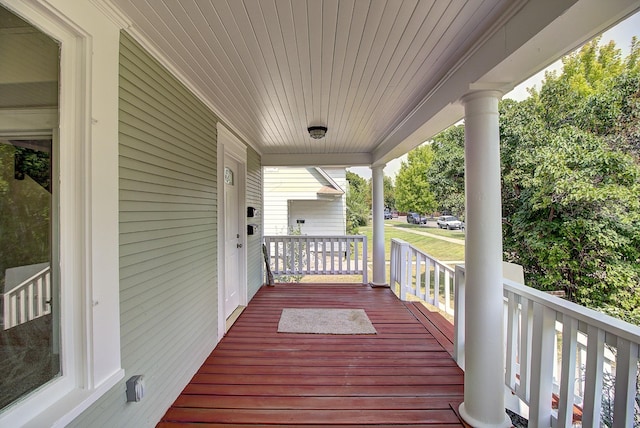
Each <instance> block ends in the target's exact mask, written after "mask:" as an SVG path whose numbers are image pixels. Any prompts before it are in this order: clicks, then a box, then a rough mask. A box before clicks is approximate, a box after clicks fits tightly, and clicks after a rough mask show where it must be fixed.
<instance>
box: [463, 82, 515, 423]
mask: <svg viewBox="0 0 640 428" xmlns="http://www.w3.org/2000/svg"><path fill="white" fill-rule="evenodd" d="M500 96H501V93H499V92H497V91H480V92H474V93H470V94H468V95H466V96H465V97H464V98H463V99H462V102H463V103H464V107H465V155H464V156H465V200H466V217H465V222H466V238H465V242H466V245H465V271H466V272H465V280H466V298H465V302H466V305H465V309H466V311H465V375H464V402H463V403H462V404H461V405H460V414H461V416H462V418H463V419H464V420H465V421H466V422H467V423H469V424H470V425H472V426H474V427H476V428H480V427H510V426H511V421H510V419H509V416H508V415H507V414H506V412H505V407H504V390H505V389H504V352H503V350H504V341H503V335H504V332H503V321H502V318H503V297H502V202H501V194H500V133H499V127H498V100H499V98H500Z"/></svg>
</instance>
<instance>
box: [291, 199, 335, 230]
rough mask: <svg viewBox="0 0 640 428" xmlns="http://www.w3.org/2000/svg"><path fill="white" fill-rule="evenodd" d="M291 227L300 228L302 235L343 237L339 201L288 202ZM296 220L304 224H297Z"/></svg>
mask: <svg viewBox="0 0 640 428" xmlns="http://www.w3.org/2000/svg"><path fill="white" fill-rule="evenodd" d="M289 218H290V225H291V226H292V227H296V226H300V232H301V233H302V234H303V235H344V234H345V229H346V226H345V217H344V208H343V205H342V204H340V203H339V201H289ZM298 220H304V223H302V224H297V223H296V222H297V221H298Z"/></svg>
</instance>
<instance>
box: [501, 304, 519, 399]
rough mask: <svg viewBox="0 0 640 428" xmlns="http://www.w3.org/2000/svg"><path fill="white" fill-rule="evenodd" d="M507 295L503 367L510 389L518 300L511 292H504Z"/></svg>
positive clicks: (513, 379)
mask: <svg viewBox="0 0 640 428" xmlns="http://www.w3.org/2000/svg"><path fill="white" fill-rule="evenodd" d="M505 294H506V295H507V304H506V306H507V317H506V320H507V328H506V330H505V332H506V340H507V343H506V353H505V355H506V361H505V364H506V368H505V375H504V380H505V385H507V386H508V387H509V388H511V391H514V392H515V390H516V373H517V362H516V348H517V345H518V314H517V310H518V302H517V300H516V295H515V293H513V292H510V291H509V292H506V293H505Z"/></svg>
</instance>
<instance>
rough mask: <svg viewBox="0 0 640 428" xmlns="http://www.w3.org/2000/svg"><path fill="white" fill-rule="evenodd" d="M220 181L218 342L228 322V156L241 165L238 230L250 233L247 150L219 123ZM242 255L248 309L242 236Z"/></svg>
mask: <svg viewBox="0 0 640 428" xmlns="http://www.w3.org/2000/svg"><path fill="white" fill-rule="evenodd" d="M217 132H218V141H217V158H218V162H217V168H218V171H217V178H218V185H217V190H218V197H217V200H218V234H217V235H218V341H220V339H222V337H223V336H224V334H225V333H226V319H225V316H224V314H225V310H224V296H225V293H224V284H225V272H224V260H225V245H224V236H225V225H226V222H225V218H224V213H225V206H224V203H225V201H224V159H225V156H229V157H231V158H233V159H235V160H236V161H237V162H238V171H237V177H236V178H237V183H238V207H237V213H238V219H239V222H238V227H239V229H240V230H241V231H245V230H246V229H247V218H246V215H245V208H244V207H245V205H246V190H245V189H246V184H245V183H246V176H247V149H246V147H245V146H244V144H242V142H241V141H240V140H239V139H238V138H237V137H236V136H235V135H234V134H233V133H231V131H229V129H227V128H226V127H225V126H224V125H222V124H221V123H220V122H218V123H217ZM240 242H241V243H242V251H240V255H239V260H238V267H239V269H240V272H239V275H238V281H239V296H238V297H239V303H240V305H241V306H246V305H247V293H248V291H247V235H246V233H240Z"/></svg>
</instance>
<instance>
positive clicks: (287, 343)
mask: <svg viewBox="0 0 640 428" xmlns="http://www.w3.org/2000/svg"><path fill="white" fill-rule="evenodd" d="M283 308H362V309H364V310H365V311H366V313H367V315H368V316H369V319H370V320H371V322H372V323H373V325H374V327H375V328H376V330H377V332H378V334H376V335H345V336H340V335H317V334H288V333H278V332H277V327H278V321H279V319H280V313H281V311H282V309H283ZM439 317H440V316H439V315H434V314H431V313H430V312H429V311H426V310H424V308H423V307H422V306H421V305H420V306H419V305H417V304H413V303H403V302H401V301H400V300H398V299H397V298H396V297H395V295H393V293H392V292H391V291H390V290H389V289H386V288H370V287H367V286H363V285H352V284H326V285H310V284H296V285H277V286H275V287H263V288H262V289H261V290H260V291H259V292H258V293H257V294H256V296H255V297H254V298H253V300H252V301H251V303H250V304H249V306H248V307H247V309H245V311H244V312H243V313H242V315H241V316H240V318H238V320H237V321H236V323H235V324H234V325H233V327H232V328H231V329H230V330H229V332H228V333H227V335H226V336H225V337H224V339H223V340H222V341H221V342H220V343H219V344H218V346H217V347H216V349H215V350H214V351H213V352H212V353H211V355H210V356H209V357H208V358H207V360H206V362H205V363H204V365H203V366H202V367H201V368H200V370H199V371H198V373H196V375H195V376H194V377H193V379H192V380H191V382H190V383H189V384H188V385H187V386H186V387H185V389H184V391H183V392H182V393H181V394H180V396H179V397H178V399H177V400H176V401H175V403H174V404H173V406H171V408H170V409H169V410H168V411H167V413H166V414H165V415H164V417H163V418H162V420H161V421H160V422H159V424H158V427H160V428H175V427H195V426H198V427H207V426H238V427H240V426H259V425H278V426H283V425H295V426H298V427H301V426H354V425H357V426H367V425H376V426H378V427H380V426H399V425H402V426H414V427H417V426H428V427H456V426H458V427H462V426H464V425H462V423H461V422H460V419H459V418H458V416H457V413H456V412H457V408H458V405H459V404H460V403H461V402H462V400H463V372H462V370H460V368H458V366H457V365H456V363H455V362H454V361H453V359H452V358H451V355H450V348H451V347H450V339H448V338H447V334H446V331H444V332H443V330H446V328H447V326H446V324H442V323H441V321H442V320H441V319H440V318H439ZM449 337H451V336H449Z"/></svg>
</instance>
